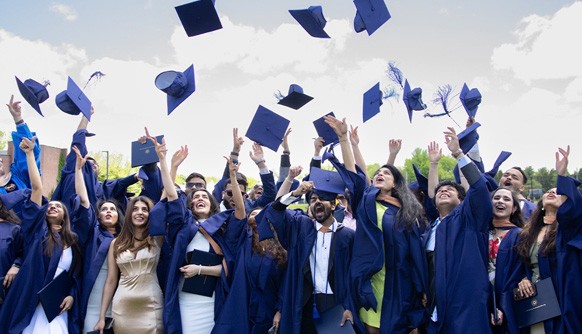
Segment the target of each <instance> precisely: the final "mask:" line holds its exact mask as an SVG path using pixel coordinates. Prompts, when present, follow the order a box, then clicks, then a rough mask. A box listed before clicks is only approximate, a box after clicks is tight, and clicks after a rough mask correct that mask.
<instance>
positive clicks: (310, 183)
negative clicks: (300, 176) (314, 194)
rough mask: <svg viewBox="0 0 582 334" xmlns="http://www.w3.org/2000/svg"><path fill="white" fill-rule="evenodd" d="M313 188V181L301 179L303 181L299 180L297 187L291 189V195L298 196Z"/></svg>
mask: <svg viewBox="0 0 582 334" xmlns="http://www.w3.org/2000/svg"><path fill="white" fill-rule="evenodd" d="M313 188H315V185H314V184H313V181H303V182H301V184H300V185H299V187H297V189H295V190H293V192H291V195H293V196H294V197H299V196H301V195H305V194H307V193H308V192H310V191H311V190H313Z"/></svg>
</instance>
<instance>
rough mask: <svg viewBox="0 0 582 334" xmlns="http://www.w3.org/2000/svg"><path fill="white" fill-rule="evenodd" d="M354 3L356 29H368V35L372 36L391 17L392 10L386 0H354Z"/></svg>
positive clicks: (357, 30)
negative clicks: (390, 10) (387, 5)
mask: <svg viewBox="0 0 582 334" xmlns="http://www.w3.org/2000/svg"><path fill="white" fill-rule="evenodd" d="M354 5H356V16H355V18H354V30H355V31H356V32H358V33H359V32H362V31H364V30H366V32H367V33H368V36H371V35H372V34H373V33H374V32H375V31H376V30H378V28H380V27H381V26H382V25H383V24H384V23H386V22H387V21H388V20H389V19H390V12H389V11H388V7H386V3H385V2H384V0H354Z"/></svg>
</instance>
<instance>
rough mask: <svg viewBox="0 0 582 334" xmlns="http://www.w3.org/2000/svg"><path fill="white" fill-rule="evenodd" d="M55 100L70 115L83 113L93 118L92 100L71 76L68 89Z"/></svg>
mask: <svg viewBox="0 0 582 334" xmlns="http://www.w3.org/2000/svg"><path fill="white" fill-rule="evenodd" d="M55 102H56V104H57V107H59V109H61V110H62V111H63V112H65V113H67V114H70V115H79V114H80V113H83V116H85V117H87V119H88V120H89V121H90V120H91V101H89V98H88V97H87V96H86V95H85V93H83V91H82V90H81V88H79V86H78V85H77V84H76V83H75V82H74V81H73V79H71V77H69V80H68V81H67V90H64V91H62V92H60V93H59V94H58V95H57V97H56V98H55Z"/></svg>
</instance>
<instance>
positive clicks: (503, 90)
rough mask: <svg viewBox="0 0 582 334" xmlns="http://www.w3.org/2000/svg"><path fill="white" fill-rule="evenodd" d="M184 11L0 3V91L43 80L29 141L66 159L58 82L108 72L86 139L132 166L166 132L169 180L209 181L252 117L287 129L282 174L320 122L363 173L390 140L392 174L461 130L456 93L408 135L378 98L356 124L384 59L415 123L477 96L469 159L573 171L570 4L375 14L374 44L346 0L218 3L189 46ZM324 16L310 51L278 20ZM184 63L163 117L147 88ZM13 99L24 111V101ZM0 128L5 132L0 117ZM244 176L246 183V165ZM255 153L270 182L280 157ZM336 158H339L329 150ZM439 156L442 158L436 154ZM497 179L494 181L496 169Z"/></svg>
mask: <svg viewBox="0 0 582 334" xmlns="http://www.w3.org/2000/svg"><path fill="white" fill-rule="evenodd" d="M184 3H186V2H182V1H174V0H172V1H167V0H164V1H162V0H149V1H115V0H102V1H83V2H80V1H56V2H51V1H32V0H19V1H8V0H0V64H2V65H1V66H0V92H1V94H2V96H0V99H4V100H5V101H6V103H8V101H9V99H10V95H11V94H14V95H15V99H17V100H22V97H21V95H20V93H19V91H18V89H17V85H16V82H15V79H14V76H18V77H19V78H20V79H21V80H23V81H24V80H26V79H28V78H33V79H34V80H36V81H39V82H42V81H44V80H49V81H50V83H51V84H50V86H48V91H49V94H50V98H49V99H48V100H47V101H45V102H44V103H43V104H41V108H42V110H43V114H44V115H45V116H44V117H41V116H40V115H39V114H37V113H36V112H35V111H34V110H33V109H32V108H31V107H30V106H29V105H28V104H26V102H23V113H24V118H25V120H26V122H27V123H28V124H29V126H30V128H31V129H32V130H33V131H36V132H37V135H38V138H39V140H40V141H41V143H42V144H45V145H49V146H55V147H68V146H69V145H70V141H71V136H72V134H73V133H74V131H75V130H76V128H77V125H78V123H79V120H80V116H71V115H68V114H65V113H63V112H61V111H60V110H59V109H58V108H57V107H56V105H55V103H54V97H55V96H56V95H57V94H58V93H60V92H61V91H63V90H64V89H65V88H66V82H67V77H68V76H70V77H71V78H72V79H73V80H74V81H76V82H77V83H78V84H79V85H81V86H82V85H83V84H84V83H85V82H86V81H87V79H88V78H89V76H90V75H91V74H92V73H94V72H95V71H101V72H103V73H105V76H104V77H103V78H101V79H100V80H99V81H96V82H92V83H91V84H89V85H88V86H87V87H86V89H85V93H86V95H87V96H88V97H89V99H90V100H91V101H92V103H93V106H94V108H95V114H94V115H93V117H92V119H91V122H90V124H89V130H90V131H91V132H94V133H96V134H97V136H95V137H92V138H90V139H88V140H87V145H88V148H89V151H90V152H99V151H109V152H110V153H120V154H123V155H124V156H126V157H127V159H128V160H129V157H130V147H131V145H130V143H131V141H135V140H137V138H138V137H140V136H142V135H143V134H144V130H143V128H144V126H147V127H148V129H149V130H150V132H151V133H152V134H156V135H159V134H164V135H165V136H166V142H167V145H168V148H169V152H170V153H172V152H174V151H175V150H176V149H178V148H179V147H180V146H182V145H188V148H189V152H190V154H189V156H188V158H187V160H186V161H185V162H184V163H183V165H182V166H181V167H180V170H179V173H180V174H186V175H187V174H189V173H190V172H192V171H197V172H201V173H202V174H205V175H210V176H219V175H221V173H222V169H223V167H224V162H225V160H224V158H223V156H225V155H228V154H229V152H230V150H231V148H232V128H234V127H238V128H239V133H240V134H243V135H244V134H245V133H246V129H247V128H248V126H249V123H250V121H251V119H252V117H253V115H254V113H255V112H256V110H257V108H258V106H259V105H262V106H264V107H266V108H268V109H270V110H272V111H273V112H275V113H277V114H279V115H281V116H283V117H285V118H287V119H288V120H290V121H291V124H290V127H291V128H292V133H291V135H290V139H289V142H290V149H291V152H292V153H291V162H292V164H293V165H302V166H308V164H309V159H310V158H311V156H312V155H313V138H314V137H316V132H315V129H314V127H313V123H312V122H313V121H314V120H316V119H318V118H320V117H321V116H323V115H325V114H327V113H329V112H330V111H333V112H334V114H335V115H336V116H337V117H338V118H343V117H345V118H346V121H347V122H348V123H349V124H352V125H353V126H358V128H359V133H360V140H361V142H360V147H361V150H362V152H363V154H364V157H365V159H366V161H367V162H368V163H376V162H378V163H384V162H385V161H386V159H387V156H388V141H389V139H391V138H400V139H402V140H403V144H402V150H401V151H400V154H399V156H398V158H397V160H396V165H399V166H401V165H403V164H404V160H405V159H406V158H409V157H410V156H411V154H412V152H413V151H414V150H415V149H416V148H418V147H420V148H423V149H425V148H426V147H427V145H428V143H429V142H430V141H433V140H434V141H437V142H438V143H439V144H440V145H441V147H444V146H445V144H444V136H443V131H444V130H445V129H446V127H447V126H453V127H455V128H456V130H457V132H459V131H460V130H461V129H460V128H459V127H457V125H455V123H454V122H453V120H452V119H454V120H455V121H456V122H457V123H459V124H461V125H462V126H464V123H465V121H466V118H467V114H466V113H465V111H464V110H463V108H462V107H460V102H459V100H458V97H457V96H453V97H452V98H451V102H450V105H451V109H453V111H452V112H451V114H450V115H451V117H452V119H451V118H449V117H446V116H445V117H439V118H428V117H427V118H425V117H423V114H424V112H422V111H415V112H414V114H413V118H412V123H411V122H409V120H408V115H407V112H406V108H405V106H404V103H403V102H402V100H401V98H400V99H389V100H386V101H384V104H383V105H382V107H381V109H380V113H379V114H378V115H376V116H375V117H374V118H372V119H371V120H369V121H367V122H366V123H363V122H362V95H363V93H364V92H366V91H367V90H368V89H369V88H371V87H372V86H373V85H375V84H376V83H378V82H379V83H380V86H381V88H383V89H384V88H388V87H390V86H393V85H394V84H393V83H392V82H391V81H390V80H389V79H388V77H387V76H386V73H385V71H386V68H387V64H388V63H389V62H395V64H397V66H398V67H399V68H400V69H401V70H402V72H403V73H404V76H405V77H406V79H407V80H408V81H409V82H410V84H411V86H412V87H413V88H414V87H421V88H422V89H423V100H424V102H425V103H426V104H427V105H428V110H427V111H428V112H431V113H439V112H442V107H441V106H439V105H436V104H433V103H432V102H431V101H432V99H433V98H434V97H435V92H436V91H437V89H438V87H439V86H442V85H446V84H450V85H451V86H452V87H453V92H454V94H458V92H459V91H460V89H461V87H462V86H463V83H467V85H468V86H469V87H470V88H478V89H479V91H480V92H481V94H482V96H483V98H482V103H481V105H480V106H479V109H478V112H477V117H476V119H477V121H478V122H479V123H481V127H480V128H479V135H480V140H479V147H480V150H481V155H482V157H483V160H484V163H485V168H486V169H488V168H489V167H491V165H492V164H493V162H494V161H495V159H496V157H497V155H498V154H499V152H500V151H501V150H505V151H510V152H512V153H513V154H512V156H511V157H510V158H509V159H508V160H507V161H506V162H505V164H504V167H505V168H508V167H510V166H515V165H517V166H522V167H524V166H533V167H534V168H536V169H537V168H540V167H548V168H553V167H554V164H555V157H554V154H555V152H556V151H557V148H558V147H565V146H566V145H568V144H570V145H571V155H570V164H569V166H570V167H569V171H570V172H573V171H574V170H575V169H579V168H582V145H578V143H579V140H577V139H578V138H579V136H578V133H579V132H580V130H579V124H580V123H581V121H582V62H581V61H580V59H582V51H581V49H582V48H580V46H579V41H580V40H582V36H581V35H582V33H581V32H582V2H580V1H566V0H554V1H542V0H515V1H510V2H507V1H500V0H492V1H478V2H476V1H461V0H438V1H421V0H407V1H386V4H387V6H388V8H389V10H390V13H391V15H392V18H391V19H390V20H389V21H388V22H386V23H385V24H384V25H383V26H382V27H380V29H378V30H377V31H376V32H375V33H374V34H373V35H371V36H368V35H367V34H366V33H365V32H362V33H356V32H355V31H354V28H353V18H354V14H355V6H354V4H353V2H352V1H347V0H346V1H344V0H331V1H320V2H317V3H312V2H307V1H302V0H296V1H287V0H278V1H272V0H245V1H233V0H230V1H221V0H217V1H216V9H217V12H218V14H219V17H220V20H221V22H222V26H223V29H220V30H217V31H214V32H210V33H207V34H203V35H199V36H194V37H188V36H187V35H186V33H185V31H184V29H183V27H182V25H181V24H180V21H179V19H178V16H177V14H176V11H175V9H174V7H175V6H178V5H181V4H184ZM310 5H321V6H322V8H323V14H324V16H325V18H326V20H327V24H326V26H325V31H326V32H327V33H328V34H329V35H330V36H331V38H330V39H318V38H313V37H311V36H309V35H308V34H307V32H306V31H305V30H303V29H302V28H301V26H300V25H299V24H298V23H297V22H296V21H295V20H294V19H293V17H292V16H291V15H290V14H289V12H288V10H289V9H304V8H307V7H309V6H310ZM192 64H193V65H194V70H195V75H196V91H195V92H194V93H193V94H192V95H191V96H190V97H189V98H188V99H187V100H186V101H184V102H183V103H182V104H181V105H180V106H179V107H178V108H176V110H175V111H174V112H173V113H172V114H170V115H167V109H166V95H165V94H164V93H163V92H161V91H160V90H158V89H157V88H156V87H155V85H154V79H155V77H156V76H157V75H158V74H159V73H161V72H163V71H167V70H176V71H184V70H185V69H186V68H188V67H189V66H190V65H192ZM293 83H294V84H299V85H300V86H301V87H302V88H303V90H304V92H305V93H306V94H308V95H310V96H312V97H314V100H313V101H311V102H310V103H308V104H307V105H306V106H304V107H303V108H301V109H299V110H293V109H289V108H286V107H284V106H281V105H278V104H277V99H276V98H275V97H274V94H275V93H276V92H277V91H280V92H282V93H283V94H284V95H286V94H287V90H288V87H289V85H290V84H293ZM23 101H24V100H23ZM4 110H5V112H2V113H0V130H3V131H11V130H13V129H14V126H13V123H12V118H11V116H10V114H9V113H8V111H7V109H4ZM250 149H251V141H250V140H249V139H248V138H246V140H245V144H244V146H243V149H242V152H243V153H242V154H241V158H240V161H241V162H242V165H241V171H242V172H243V173H245V174H247V175H251V176H256V175H255V174H256V173H257V169H256V167H255V166H254V163H253V162H252V161H251V160H250V159H249V158H248V157H247V156H246V155H247V152H248V151H250ZM281 151H282V148H279V151H278V153H275V152H273V151H271V150H269V149H267V148H265V157H266V160H267V165H268V166H269V168H270V169H272V170H273V171H275V172H277V171H278V165H279V154H281ZM337 151H338V152H339V150H337ZM445 151H446V148H445ZM505 168H502V169H505Z"/></svg>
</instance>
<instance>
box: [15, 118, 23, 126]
mask: <svg viewBox="0 0 582 334" xmlns="http://www.w3.org/2000/svg"><path fill="white" fill-rule="evenodd" d="M22 123H24V119H20V121H18V122H14V124H16V125H20V124H22Z"/></svg>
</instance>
